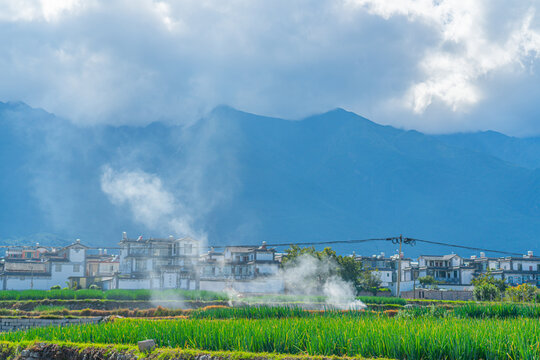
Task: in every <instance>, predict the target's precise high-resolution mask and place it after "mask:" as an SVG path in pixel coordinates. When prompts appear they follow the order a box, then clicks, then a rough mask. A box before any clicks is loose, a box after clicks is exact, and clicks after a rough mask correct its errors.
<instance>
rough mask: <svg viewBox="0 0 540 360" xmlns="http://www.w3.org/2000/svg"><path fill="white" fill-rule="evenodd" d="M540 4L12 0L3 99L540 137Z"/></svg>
mask: <svg viewBox="0 0 540 360" xmlns="http://www.w3.org/2000/svg"><path fill="white" fill-rule="evenodd" d="M539 11H540V1H528V0H520V1H510V2H509V1H501V0H486V1H484V0H475V1H463V0H434V1H427V0H418V1H413V0H385V1H382V0H381V1H377V0H329V1H326V0H320V1H308V0H298V1H288V0H272V1H270V0H267V1H259V0H229V1H220V0H215V1H210V0H193V1H191V0H185V1H172V0H171V1H167V0H165V1H151V0H136V1H133V0H131V1H128V0H113V1H111V0H84V1H83V0H39V1H36V0H3V1H1V2H0V43H1V45H2V46H1V47H0V79H1V80H0V101H24V102H26V103H27V104H29V105H31V106H33V107H40V108H43V109H45V110H47V111H50V112H52V113H55V114H57V115H60V116H62V117H65V118H67V119H70V120H71V121H73V122H75V123H77V124H80V125H85V126H86V125H93V124H112V125H120V124H147V123H150V122H153V121H168V122H174V123H192V122H194V121H196V120H197V119H199V118H200V117H202V116H204V115H205V114H207V113H208V112H209V111H211V109H213V108H214V107H215V106H217V105H221V104H225V105H229V106H232V107H235V108H237V109H240V110H243V111H247V112H252V113H256V114H262V115H268V116H277V117H282V118H286V119H301V118H303V117H305V116H308V115H311V114H315V113H321V112H325V111H328V110H330V109H333V108H336V107H342V108H345V109H347V110H350V111H353V112H356V113H358V114H360V115H363V116H365V117H367V118H369V119H371V120H373V121H375V122H377V123H382V124H390V125H393V126H396V127H400V128H405V129H416V130H419V131H423V132H427V133H449V132H467V131H478V130H488V129H489V130H497V131H500V132H503V133H506V134H509V135H515V136H536V135H540V107H539V106H538V105H537V103H538V99H540V77H539V75H538V73H539V71H540V66H539V64H540V59H539V57H540V14H539V13H538V12H539ZM117 200H118V201H121V199H117Z"/></svg>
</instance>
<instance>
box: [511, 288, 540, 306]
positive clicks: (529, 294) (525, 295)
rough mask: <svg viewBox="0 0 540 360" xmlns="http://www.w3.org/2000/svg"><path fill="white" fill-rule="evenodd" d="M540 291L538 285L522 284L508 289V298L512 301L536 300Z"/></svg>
mask: <svg viewBox="0 0 540 360" xmlns="http://www.w3.org/2000/svg"><path fill="white" fill-rule="evenodd" d="M539 294H540V291H539V290H538V289H537V288H536V286H533V285H529V284H521V285H518V286H515V287H509V288H508V289H506V298H507V299H508V300H510V301H515V302H518V301H536V299H537V297H538V296H539Z"/></svg>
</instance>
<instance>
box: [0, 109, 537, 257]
mask: <svg viewBox="0 0 540 360" xmlns="http://www.w3.org/2000/svg"><path fill="white" fill-rule="evenodd" d="M539 169H540V138H514V137H509V136H506V135H504V134H500V133H497V132H493V131H488V132H478V133H465V134H449V135H427V134H422V133H420V132H418V131H405V130H401V129H397V128H394V127H391V126H382V125H379V124H376V123H374V122H372V121H370V120H368V119H366V118H364V117H361V116H359V115H356V114H354V113H351V112H348V111H345V110H343V109H335V110H332V111H329V112H327V113H324V114H320V115H315V116H310V117H308V118H305V119H302V120H295V121H291V120H284V119H278V118H270V117H264V116H258V115H254V114H249V113H245V112H242V111H239V110H236V109H233V108H230V107H226V106H220V107H217V108H215V109H214V110H213V111H212V112H211V113H209V114H208V115H207V116H204V117H203V118H201V119H200V120H199V121H197V122H195V123H194V124H190V125H174V124H169V123H160V122H154V123H151V124H149V125H146V126H109V125H95V126H78V125H75V124H73V123H72V122H70V121H68V120H65V119H62V118H60V117H57V116H55V115H53V114H50V113H47V112H46V111H44V110H40V109H34V108H32V107H30V106H28V105H26V104H24V103H20V102H17V103H15V102H8V103H0V171H1V174H2V176H0V208H1V209H2V211H1V213H0V240H1V241H2V242H3V243H4V244H7V243H20V242H28V243H33V242H36V241H41V242H61V241H72V240H73V239H74V238H81V240H82V241H83V242H85V243H88V244H90V245H93V246H103V247H107V246H115V245H116V244H117V242H118V241H119V239H120V236H121V232H122V231H127V232H128V234H129V235H133V236H139V235H143V236H145V237H146V236H153V237H159V236H167V235H169V234H173V235H175V236H181V235H184V234H181V233H180V232H189V231H192V232H193V233H196V234H199V235H200V234H202V236H204V237H206V238H207V240H208V243H209V244H213V245H227V244H258V243H260V242H262V241H267V242H268V243H284V242H300V241H326V240H345V239H364V238H372V237H388V236H394V235H398V234H403V235H404V236H409V237H414V238H419V239H427V240H432V241H442V242H450V243H455V244H460V245H465V246H474V247H485V248H489V249H499V250H505V251H511V252H518V253H525V252H526V251H527V250H535V251H539V250H540V246H539V244H540V241H539V240H538V234H539V233H540V170H539ZM336 248H337V249H338V250H339V251H341V252H350V251H352V250H354V251H356V252H357V253H371V252H375V251H381V250H382V251H394V250H395V249H394V248H395V246H393V245H390V244H385V243H375V242H374V243H363V244H355V245H337V246H336ZM407 251H408V252H409V253H410V254H418V253H426V252H428V253H429V252H431V253H433V252H437V253H443V252H447V253H448V252H450V251H455V252H458V253H465V254H468V253H470V252H467V251H464V250H456V249H450V248H448V249H443V248H436V247H429V246H426V245H422V244H417V245H416V247H415V248H410V249H407Z"/></svg>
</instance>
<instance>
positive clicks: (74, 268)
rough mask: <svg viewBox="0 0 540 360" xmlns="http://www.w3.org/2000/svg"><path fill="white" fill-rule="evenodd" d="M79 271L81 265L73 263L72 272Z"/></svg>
mask: <svg viewBox="0 0 540 360" xmlns="http://www.w3.org/2000/svg"><path fill="white" fill-rule="evenodd" d="M79 271H81V265H79V264H75V265H73V272H79Z"/></svg>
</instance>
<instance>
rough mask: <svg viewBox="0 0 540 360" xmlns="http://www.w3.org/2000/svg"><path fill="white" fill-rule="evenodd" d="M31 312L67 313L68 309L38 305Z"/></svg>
mask: <svg viewBox="0 0 540 360" xmlns="http://www.w3.org/2000/svg"><path fill="white" fill-rule="evenodd" d="M32 311H35V312H39V313H62V312H65V311H68V308H67V307H65V306H56V305H38V306H36V307H35V308H34V309H33V310H32Z"/></svg>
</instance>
